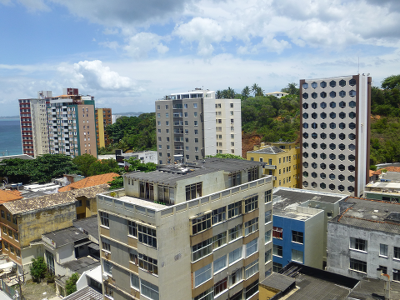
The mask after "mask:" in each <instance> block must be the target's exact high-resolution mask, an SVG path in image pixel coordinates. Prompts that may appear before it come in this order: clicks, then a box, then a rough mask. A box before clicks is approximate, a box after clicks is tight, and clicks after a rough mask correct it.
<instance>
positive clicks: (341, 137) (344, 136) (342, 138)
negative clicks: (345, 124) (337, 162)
mask: <svg viewBox="0 0 400 300" xmlns="http://www.w3.org/2000/svg"><path fill="white" fill-rule="evenodd" d="M345 138H346V135H345V134H344V133H339V139H341V140H342V141H343V140H344V139H345Z"/></svg>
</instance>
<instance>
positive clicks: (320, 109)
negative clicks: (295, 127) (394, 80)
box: [300, 75, 372, 197]
mask: <svg viewBox="0 0 400 300" xmlns="http://www.w3.org/2000/svg"><path fill="white" fill-rule="evenodd" d="M371 81H372V79H371V77H367V76H364V75H354V76H343V77H333V78H322V79H303V80H300V103H301V108H300V110H301V146H302V147H301V159H302V164H301V166H302V172H301V175H300V176H301V182H302V187H303V188H304V189H310V190H318V191H328V192H335V193H344V194H348V195H351V196H357V197H358V196H360V195H362V194H363V193H364V188H365V184H366V183H367V182H368V180H369V173H368V170H369V144H370V117H369V116H370V114H371Z"/></svg>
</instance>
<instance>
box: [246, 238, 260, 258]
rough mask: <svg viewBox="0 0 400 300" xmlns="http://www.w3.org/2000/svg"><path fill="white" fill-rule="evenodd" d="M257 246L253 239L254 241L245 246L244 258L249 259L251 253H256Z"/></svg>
mask: <svg viewBox="0 0 400 300" xmlns="http://www.w3.org/2000/svg"><path fill="white" fill-rule="evenodd" d="M257 246H258V239H257V238H255V239H254V240H252V241H250V242H249V243H247V244H246V257H249V256H250V255H252V254H253V253H255V252H257V248H258V247H257Z"/></svg>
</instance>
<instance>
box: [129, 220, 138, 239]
mask: <svg viewBox="0 0 400 300" xmlns="http://www.w3.org/2000/svg"><path fill="white" fill-rule="evenodd" d="M128 232H129V235H131V236H136V237H137V226H136V223H135V222H132V221H128Z"/></svg>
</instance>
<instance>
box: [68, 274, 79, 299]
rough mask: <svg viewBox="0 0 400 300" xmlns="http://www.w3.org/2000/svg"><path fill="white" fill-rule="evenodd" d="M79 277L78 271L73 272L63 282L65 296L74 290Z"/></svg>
mask: <svg viewBox="0 0 400 300" xmlns="http://www.w3.org/2000/svg"><path fill="white" fill-rule="evenodd" d="M79 277H80V276H79V274H78V273H74V274H72V275H71V277H70V278H68V279H67V281H66V282H65V292H66V294H67V296H68V295H71V294H72V293H73V292H76V282H77V281H78V279H79Z"/></svg>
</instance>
